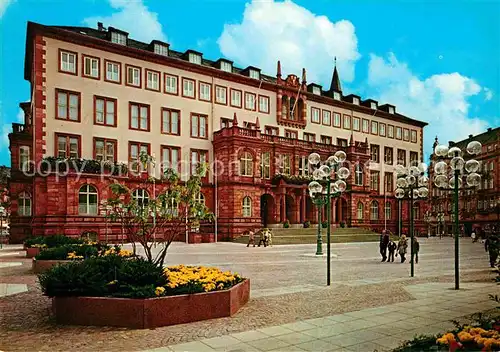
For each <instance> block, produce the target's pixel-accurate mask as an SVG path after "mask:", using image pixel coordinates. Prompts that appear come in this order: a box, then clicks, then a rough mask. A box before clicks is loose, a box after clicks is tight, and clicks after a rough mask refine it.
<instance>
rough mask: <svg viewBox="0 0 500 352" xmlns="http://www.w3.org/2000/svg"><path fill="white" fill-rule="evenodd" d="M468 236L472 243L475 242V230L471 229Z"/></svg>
mask: <svg viewBox="0 0 500 352" xmlns="http://www.w3.org/2000/svg"><path fill="white" fill-rule="evenodd" d="M470 238H472V243H475V242H477V237H476V231H474V230H472V233H471V234H470Z"/></svg>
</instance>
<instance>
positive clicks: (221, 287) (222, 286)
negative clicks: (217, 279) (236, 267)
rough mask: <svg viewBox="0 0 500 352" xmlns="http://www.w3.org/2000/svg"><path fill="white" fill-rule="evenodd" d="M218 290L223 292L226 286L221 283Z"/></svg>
mask: <svg viewBox="0 0 500 352" xmlns="http://www.w3.org/2000/svg"><path fill="white" fill-rule="evenodd" d="M217 289H218V290H223V289H224V284H223V283H222V282H221V283H220V284H218V285H217Z"/></svg>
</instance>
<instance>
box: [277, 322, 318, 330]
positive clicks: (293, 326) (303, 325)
mask: <svg viewBox="0 0 500 352" xmlns="http://www.w3.org/2000/svg"><path fill="white" fill-rule="evenodd" d="M281 327H283V328H286V329H290V330H293V331H305V330H311V329H315V328H317V325H314V324H310V323H308V322H305V321H297V322H295V323H290V324H285V325H282V326H281Z"/></svg>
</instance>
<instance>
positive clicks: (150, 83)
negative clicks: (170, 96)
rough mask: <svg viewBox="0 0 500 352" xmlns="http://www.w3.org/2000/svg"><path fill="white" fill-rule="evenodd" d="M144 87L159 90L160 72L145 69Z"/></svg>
mask: <svg viewBox="0 0 500 352" xmlns="http://www.w3.org/2000/svg"><path fill="white" fill-rule="evenodd" d="M146 89H149V90H154V91H156V92H159V91H160V72H158V71H153V70H148V69H146Z"/></svg>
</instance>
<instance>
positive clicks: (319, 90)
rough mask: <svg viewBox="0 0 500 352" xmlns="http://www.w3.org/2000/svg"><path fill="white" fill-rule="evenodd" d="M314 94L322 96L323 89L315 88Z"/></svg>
mask: <svg viewBox="0 0 500 352" xmlns="http://www.w3.org/2000/svg"><path fill="white" fill-rule="evenodd" d="M313 94H316V95H321V88H320V87H316V86H313Z"/></svg>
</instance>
